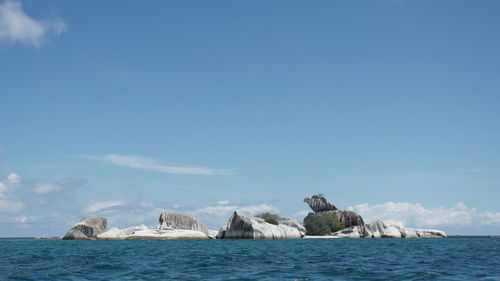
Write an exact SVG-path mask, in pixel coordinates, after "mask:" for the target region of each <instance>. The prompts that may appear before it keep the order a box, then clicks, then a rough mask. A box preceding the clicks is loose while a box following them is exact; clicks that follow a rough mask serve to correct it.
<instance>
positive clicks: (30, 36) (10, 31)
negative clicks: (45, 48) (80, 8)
mask: <svg viewBox="0 0 500 281" xmlns="http://www.w3.org/2000/svg"><path fill="white" fill-rule="evenodd" d="M66 29H67V27H66V23H65V22H64V21H63V20H62V19H61V18H59V17H53V18H49V19H45V20H36V19H34V18H32V17H30V16H28V15H27V14H26V13H25V12H24V11H23V9H22V4H21V2H18V1H13V0H7V1H5V2H3V3H0V42H2V41H6V42H10V43H18V42H19V43H22V44H24V45H26V46H33V47H41V46H42V45H43V44H45V43H47V42H48V39H47V37H48V35H49V34H55V35H59V34H61V33H63V32H64V31H66Z"/></svg>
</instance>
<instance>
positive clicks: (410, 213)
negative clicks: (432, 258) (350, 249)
mask: <svg viewBox="0 0 500 281" xmlns="http://www.w3.org/2000/svg"><path fill="white" fill-rule="evenodd" d="M348 209H349V210H353V211H356V212H358V213H359V214H360V215H361V216H362V217H363V219H365V220H366V221H374V220H387V219H390V220H397V221H401V222H403V223H404V224H405V225H408V226H413V227H445V226H453V227H457V226H471V227H477V226H480V225H483V226H485V225H494V224H497V225H498V224H500V213H499V212H496V213H495V212H480V211H479V210H477V209H476V208H469V207H467V206H466V205H465V204H463V203H457V204H455V205H454V206H451V207H435V208H426V207H424V206H423V205H422V204H419V203H408V202H385V203H382V204H375V205H370V204H368V203H365V204H359V205H356V206H353V207H349V208H348Z"/></svg>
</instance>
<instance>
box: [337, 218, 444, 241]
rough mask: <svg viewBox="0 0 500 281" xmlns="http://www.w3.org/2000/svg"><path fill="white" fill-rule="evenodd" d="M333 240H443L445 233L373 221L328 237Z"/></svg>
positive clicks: (398, 223)
mask: <svg viewBox="0 0 500 281" xmlns="http://www.w3.org/2000/svg"><path fill="white" fill-rule="evenodd" d="M329 236H331V237H334V238H445V237H446V233H444V232H443V231H440V230H434V229H415V228H407V227H404V225H403V224H402V223H401V222H398V221H375V222H371V223H367V224H365V225H363V226H361V225H357V226H352V227H348V228H345V229H342V230H340V231H337V232H335V233H332V234H331V235H329Z"/></svg>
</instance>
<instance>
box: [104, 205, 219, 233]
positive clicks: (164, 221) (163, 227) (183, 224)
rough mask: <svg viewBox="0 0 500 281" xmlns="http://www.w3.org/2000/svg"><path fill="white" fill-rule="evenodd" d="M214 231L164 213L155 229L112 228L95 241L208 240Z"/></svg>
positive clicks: (178, 216) (190, 218)
mask: <svg viewBox="0 0 500 281" xmlns="http://www.w3.org/2000/svg"><path fill="white" fill-rule="evenodd" d="M216 235H217V232H216V231H210V230H208V229H207V228H206V227H205V226H204V225H203V224H202V223H201V222H200V221H198V220H197V219H195V218H193V217H190V216H186V215H183V214H178V213H174V212H164V213H162V214H161V215H160V218H159V225H158V227H157V228H156V229H151V228H148V227H147V226H145V225H139V226H133V227H129V228H124V229H119V228H112V229H110V230H108V231H106V232H104V233H101V234H99V235H97V239H102V240H120V239H129V240H130V239H209V238H212V239H213V238H215V236H216Z"/></svg>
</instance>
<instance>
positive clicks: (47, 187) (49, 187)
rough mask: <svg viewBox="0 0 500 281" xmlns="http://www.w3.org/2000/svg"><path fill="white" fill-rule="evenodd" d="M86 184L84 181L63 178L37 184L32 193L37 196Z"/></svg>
mask: <svg viewBox="0 0 500 281" xmlns="http://www.w3.org/2000/svg"><path fill="white" fill-rule="evenodd" d="M86 182H87V180H86V179H73V178H63V179H60V180H57V181H54V182H45V183H37V184H35V186H34V187H33V192H35V193H38V194H46V193H52V192H59V191H63V190H68V189H72V188H76V187H80V186H82V185H84V184H85V183H86Z"/></svg>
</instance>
